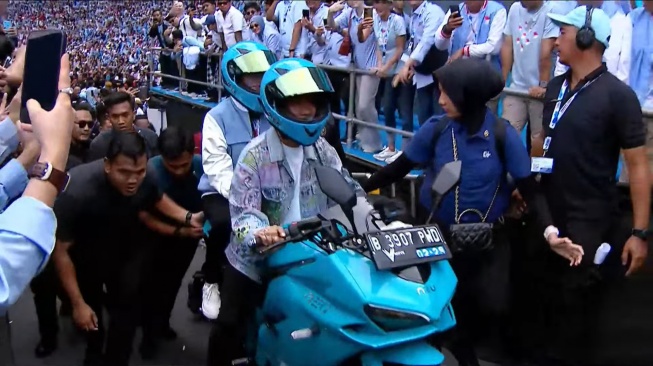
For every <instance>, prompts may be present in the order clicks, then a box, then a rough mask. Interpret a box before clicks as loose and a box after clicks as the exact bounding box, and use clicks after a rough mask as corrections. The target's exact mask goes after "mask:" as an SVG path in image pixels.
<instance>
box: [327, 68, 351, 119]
mask: <svg viewBox="0 0 653 366" xmlns="http://www.w3.org/2000/svg"><path fill="white" fill-rule="evenodd" d="M326 73H327V75H328V76H329V80H330V81H331V85H332V86H333V90H334V91H335V93H334V96H333V98H331V112H335V113H338V114H344V115H347V110H348V109H349V77H348V74H347V73H345V72H342V71H335V70H327V71H326ZM340 102H343V103H344V104H345V109H344V110H341V106H340Z"/></svg>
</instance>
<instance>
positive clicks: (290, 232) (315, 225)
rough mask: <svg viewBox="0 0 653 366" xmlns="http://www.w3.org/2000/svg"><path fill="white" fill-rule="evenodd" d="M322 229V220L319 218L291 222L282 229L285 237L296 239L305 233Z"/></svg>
mask: <svg viewBox="0 0 653 366" xmlns="http://www.w3.org/2000/svg"><path fill="white" fill-rule="evenodd" d="M321 227H322V220H321V219H320V218H319V217H311V218H310V219H305V220H300V221H295V222H292V223H290V224H288V225H286V226H285V227H284V230H285V231H286V236H288V237H290V238H296V237H299V236H302V235H303V234H304V232H306V231H313V230H317V229H319V228H321Z"/></svg>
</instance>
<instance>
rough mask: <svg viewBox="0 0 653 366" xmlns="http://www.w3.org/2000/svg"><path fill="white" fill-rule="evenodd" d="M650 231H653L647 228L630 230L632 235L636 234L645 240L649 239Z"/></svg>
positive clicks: (635, 235)
mask: <svg viewBox="0 0 653 366" xmlns="http://www.w3.org/2000/svg"><path fill="white" fill-rule="evenodd" d="M650 233H651V231H650V230H648V229H646V230H642V229H632V230H631V231H630V235H632V236H634V237H636V238H640V239H642V240H644V241H646V240H648V236H649V234H650Z"/></svg>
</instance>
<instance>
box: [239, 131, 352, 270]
mask: <svg viewBox="0 0 653 366" xmlns="http://www.w3.org/2000/svg"><path fill="white" fill-rule="evenodd" d="M315 164H321V165H324V166H329V167H332V168H334V169H336V170H338V171H340V172H341V173H342V175H343V176H344V177H345V179H346V180H347V182H348V183H349V184H350V185H351V186H352V187H353V188H354V190H355V191H356V193H357V194H358V195H363V194H364V193H363V190H362V188H361V187H360V185H359V184H358V183H357V182H356V181H355V180H354V179H352V178H351V176H350V175H349V172H347V170H346V169H345V168H343V166H342V162H341V161H340V159H339V158H338V154H337V153H336V151H335V149H334V148H333V147H332V146H330V145H329V144H328V143H327V142H326V140H324V139H323V138H321V137H320V139H319V140H317V142H316V143H315V144H313V145H312V146H307V147H304V161H303V163H302V168H301V173H300V175H301V182H300V210H301V216H302V219H304V218H309V217H313V216H316V215H317V214H318V213H320V212H321V211H324V210H326V209H328V208H329V207H331V206H334V205H335V203H334V202H333V201H331V200H330V199H328V198H327V197H326V195H325V194H324V193H322V191H321V190H320V188H319V185H318V182H317V179H316V176H315V171H314V170H313V169H312V166H313V165H315ZM293 193H294V181H293V177H292V173H291V170H290V165H289V164H288V161H287V160H286V159H285V157H284V152H283V147H282V145H281V140H280V139H279V137H278V135H277V133H276V131H275V130H274V129H269V130H267V131H266V132H265V133H264V134H262V135H259V136H258V137H256V138H255V139H254V140H252V141H251V142H250V143H249V144H248V145H247V146H246V147H245V149H244V150H243V152H242V154H241V155H240V159H239V161H238V163H237V164H236V167H235V168H234V176H233V180H232V181H231V189H230V192H229V209H230V213H231V226H232V229H233V234H232V237H231V243H230V244H229V246H228V247H227V250H226V255H227V259H228V260H229V263H230V264H231V265H232V266H233V267H234V268H236V269H237V270H239V271H240V272H242V273H243V274H245V275H247V276H248V277H250V278H251V279H253V280H254V281H257V282H260V281H261V278H260V277H261V276H260V271H259V262H260V261H261V259H262V258H261V257H260V256H259V255H258V254H257V253H256V252H255V251H254V250H253V248H254V246H255V243H256V242H255V239H254V233H255V232H257V231H258V230H260V229H262V228H265V227H267V226H272V225H279V226H280V225H281V224H282V223H283V222H284V218H285V217H286V215H287V214H288V212H289V211H290V205H291V201H292V198H293Z"/></svg>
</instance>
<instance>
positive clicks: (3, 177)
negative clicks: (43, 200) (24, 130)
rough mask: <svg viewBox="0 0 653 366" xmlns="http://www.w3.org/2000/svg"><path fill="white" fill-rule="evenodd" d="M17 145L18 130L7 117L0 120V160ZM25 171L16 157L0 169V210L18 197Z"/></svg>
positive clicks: (22, 187) (23, 184)
mask: <svg viewBox="0 0 653 366" xmlns="http://www.w3.org/2000/svg"><path fill="white" fill-rule="evenodd" d="M17 147H18V131H17V130H16V126H15V125H14V123H13V122H12V121H11V119H10V118H9V117H7V118H5V119H4V121H2V122H0V161H4V160H5V159H7V158H8V157H9V155H10V154H11V153H13V152H14V151H15V150H16V148H17ZM27 181H28V179H27V172H26V171H25V168H23V165H22V164H20V163H19V162H18V161H17V160H16V159H11V160H10V161H9V162H8V163H7V164H6V165H5V166H3V167H2V169H0V212H2V211H3V210H4V209H5V207H7V204H8V203H9V202H10V201H11V200H13V199H14V198H16V197H18V196H19V195H20V194H21V193H23V190H25V187H26V186H27Z"/></svg>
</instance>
